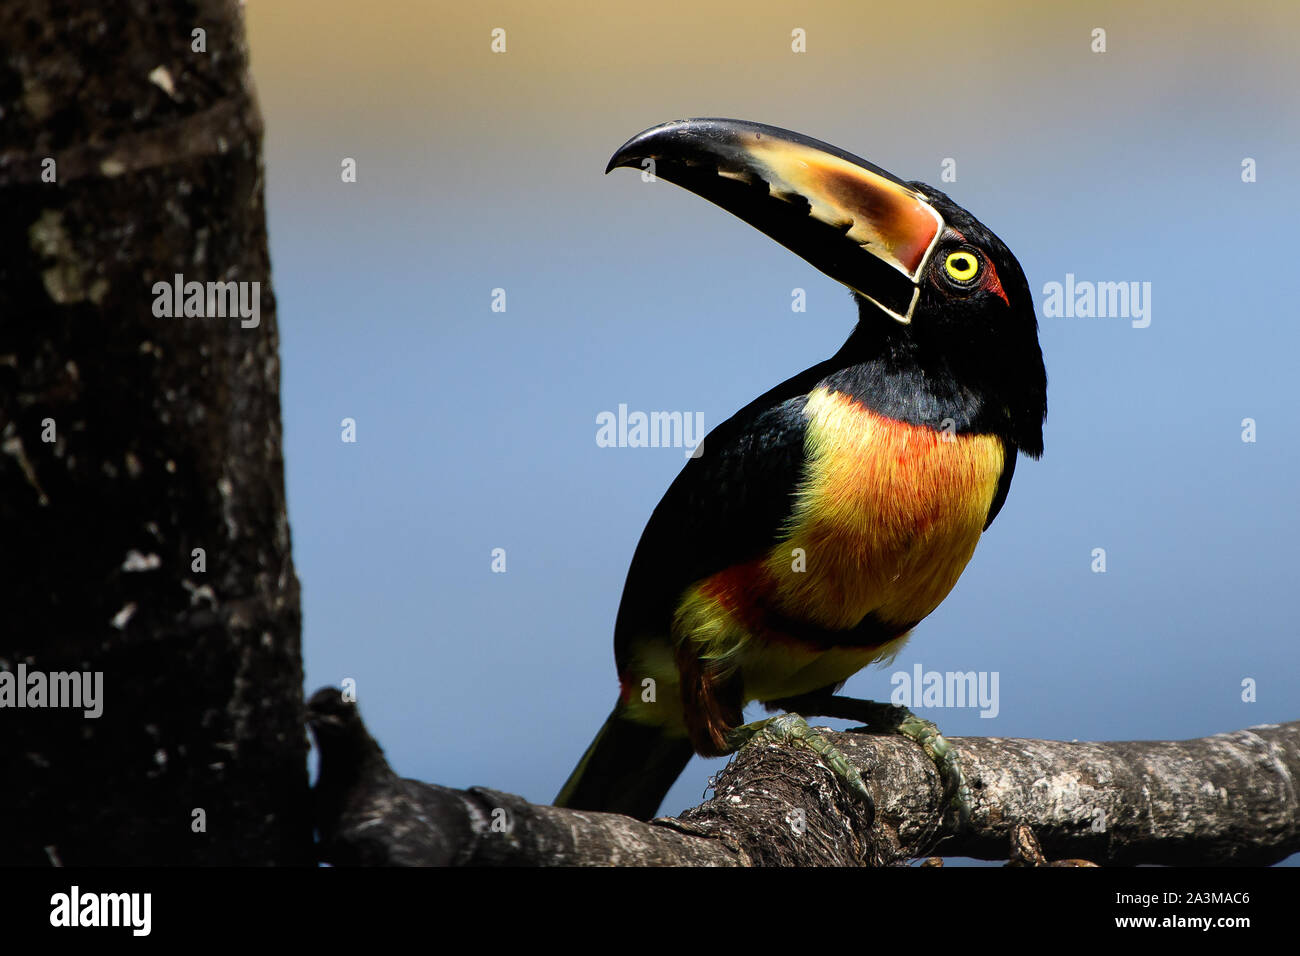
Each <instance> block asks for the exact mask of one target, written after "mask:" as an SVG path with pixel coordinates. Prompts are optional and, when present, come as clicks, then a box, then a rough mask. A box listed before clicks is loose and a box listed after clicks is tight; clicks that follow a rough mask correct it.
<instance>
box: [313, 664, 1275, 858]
mask: <svg viewBox="0 0 1300 956" xmlns="http://www.w3.org/2000/svg"><path fill="white" fill-rule="evenodd" d="M308 711H309V722H310V724H311V727H312V730H313V732H314V733H315V735H316V738H317V744H318V746H319V748H320V752H321V776H320V780H319V782H318V784H317V787H316V790H315V796H316V808H315V809H316V825H317V828H318V830H319V831H320V833H321V835H322V839H323V848H322V852H323V859H325V860H328V861H330V862H334V863H343V864H358V863H359V864H405V865H422V864H433V865H502V864H510V865H554V864H560V865H572V864H581V865H627V864H649V865H662V864H671V865H688V866H698V865H712V866H762V865H784V866H790V865H796V866H799V865H805V866H809V865H823V866H824V865H855V866H856V865H875V866H882V865H891V864H899V863H902V862H905V861H906V860H909V859H913V858H916V857H919V856H925V855H928V854H930V853H933V852H935V851H936V849H937V850H938V851H940V852H942V853H943V854H944V855H951V856H973V857H978V858H982V859H1006V858H1007V857H1008V856H1009V855H1013V854H1012V853H1011V850H1010V848H1017V849H1016V852H1015V853H1014V855H1015V856H1016V857H1017V859H1018V861H1025V860H1029V861H1033V860H1041V857H1038V856H1037V853H1036V851H1037V848H1036V847H1032V843H1033V836H1036V837H1037V842H1038V844H1040V845H1041V847H1042V850H1043V853H1044V854H1045V855H1046V856H1047V857H1048V858H1061V857H1077V858H1084V859H1086V860H1091V861H1095V862H1098V863H1109V864H1136V863H1163V864H1201V865H1213V864H1219V865H1223V864H1256V865H1258V864H1268V863H1274V862H1277V861H1278V860H1281V859H1283V858H1285V857H1286V856H1288V855H1289V854H1291V853H1294V852H1296V851H1297V850H1300V803H1298V801H1297V794H1296V787H1295V777H1296V775H1297V773H1298V772H1300V721H1297V722H1293V723H1289V724H1281V725H1266V726H1261V727H1254V728H1251V729H1249V730H1239V731H1234V732H1231V733H1226V734H1217V735H1215V736H1213V737H1205V738H1202V739H1199V740H1186V741H1177V742H1168V741H1125V742H1113V743H1067V742H1064V741H1055V740H1019V739H1008V738H998V737H966V738H953V743H954V744H955V745H956V746H957V747H958V749H959V750H960V752H961V755H962V759H963V761H964V767H965V771H966V776H967V779H968V780H969V782H970V785H971V790H972V793H973V795H974V814H973V818H972V821H971V826H970V828H969V829H968V830H967V831H965V832H963V833H961V834H954V833H953V831H952V828H951V825H950V824H949V823H946V822H940V817H941V815H942V813H943V809H944V808H943V806H942V803H943V795H942V787H941V784H940V781H939V777H938V773H937V772H936V770H935V768H934V765H933V764H932V763H931V762H930V761H929V760H928V759H927V758H926V756H925V755H924V753H922V751H921V749H920V748H919V747H918V746H917V745H916V744H914V743H912V742H911V741H908V740H905V739H903V738H901V737H895V736H877V735H874V734H866V733H856V732H848V733H835V732H832V731H827V733H828V735H829V736H830V738H831V740H832V742H833V743H835V745H836V746H838V747H839V748H840V749H841V750H842V751H843V752H844V753H845V755H846V756H847V757H848V758H849V760H851V761H852V762H853V763H854V765H855V766H857V767H858V769H859V770H860V771H861V772H862V774H863V777H864V779H865V780H866V782H867V786H868V788H869V789H870V790H871V792H872V795H873V797H874V799H875V815H874V819H872V818H871V814H870V813H869V812H868V810H867V808H866V807H865V806H863V805H862V804H861V803H860V802H859V801H857V800H856V798H854V797H853V795H852V794H850V793H848V792H847V791H845V790H844V789H843V788H842V787H841V785H840V782H839V780H838V778H836V777H835V776H834V775H833V774H831V773H830V771H828V770H827V769H826V768H825V767H824V766H822V764H821V763H819V762H818V760H817V758H816V757H814V756H813V755H812V754H811V753H810V752H808V751H805V750H803V749H801V748H797V747H783V746H773V745H767V746H755V747H747V748H745V749H744V750H742V751H741V752H740V753H739V754H738V755H737V757H736V759H735V760H733V761H732V763H730V764H729V765H728V766H727V767H726V768H725V769H724V770H723V772H722V773H721V774H720V775H719V776H718V779H717V786H716V793H715V796H714V797H713V799H711V800H708V801H706V802H705V803H703V804H701V805H700V806H698V807H694V808H692V809H690V810H687V811H686V812H685V813H683V814H682V815H681V816H680V817H679V818H676V819H660V820H656V821H653V822H651V823H641V822H639V821H636V820H632V819H630V818H628V817H622V816H618V815H616V814H604V813H587V812H580V811H572V810H561V809H557V808H555V807H547V806H538V805H534V804H530V803H528V802H527V801H525V800H523V799H522V798H520V797H516V796H513V795H510V794H505V793H500V792H498V791H494V790H487V789H483V788H479V787H474V788H471V789H469V790H453V789H449V788H446V787H439V786H434V785H431V784H424V783H419V782H417V781H413V780H403V779H400V778H399V777H397V775H396V774H395V773H394V772H393V771H392V769H391V768H390V767H389V766H388V763H387V762H386V761H385V760H384V756H383V751H382V750H381V749H380V748H379V745H378V744H377V743H376V742H375V741H374V740H373V739H372V738H371V737H370V735H369V734H368V733H367V732H366V730H365V727H364V725H363V723H362V721H361V717H360V715H359V714H358V713H357V710H356V708H355V707H354V706H353V705H351V704H347V703H344V702H342V701H341V700H340V699H339V694H338V691H337V690H333V689H329V688H327V689H325V690H321V691H318V692H317V693H316V694H315V695H314V696H313V697H312V699H311V702H310V704H309V708H308ZM948 817H951V814H948ZM1025 825H1028V826H1029V827H1030V828H1031V829H1032V831H1033V836H1029V837H1028V838H1026V835H1025V834H1023V832H1022V828H1023V826H1025ZM1027 844H1028V845H1031V847H1032V848H1031V849H1029V850H1025V849H1024V848H1025V846H1026V845H1027Z"/></svg>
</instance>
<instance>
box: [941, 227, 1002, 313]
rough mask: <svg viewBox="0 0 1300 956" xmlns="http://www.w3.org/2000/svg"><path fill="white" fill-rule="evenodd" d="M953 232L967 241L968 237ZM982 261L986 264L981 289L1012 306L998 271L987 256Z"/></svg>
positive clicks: (963, 240) (955, 231) (954, 231)
mask: <svg viewBox="0 0 1300 956" xmlns="http://www.w3.org/2000/svg"><path fill="white" fill-rule="evenodd" d="M952 232H953V235H955V236H956V237H957V238H958V239H960V240H961V241H962V242H965V241H966V237H965V236H963V235H962V234H961V233H960V232H958V231H957V230H956V229H954V230H953V231H952ZM980 259H981V260H982V261H983V262H984V265H985V269H984V281H983V282H981V283H980V288H981V289H984V290H985V291H987V292H992V293H993V294H994V295H995V296H997V297H998V298H999V299H1001V300H1002V301H1003V302H1005V303H1006V304H1007V305H1011V301H1010V300H1009V299H1008V298H1007V293H1006V291H1005V290H1003V288H1002V280H1001V279H999V278H998V270H997V269H995V268H993V263H991V262H989V260H988V258H987V257H986V256H980Z"/></svg>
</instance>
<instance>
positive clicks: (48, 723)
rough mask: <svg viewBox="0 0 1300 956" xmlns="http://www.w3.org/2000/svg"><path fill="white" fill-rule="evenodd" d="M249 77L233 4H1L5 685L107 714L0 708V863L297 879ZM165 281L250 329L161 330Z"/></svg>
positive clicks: (49, 0) (280, 522)
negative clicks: (250, 292)
mask: <svg viewBox="0 0 1300 956" xmlns="http://www.w3.org/2000/svg"><path fill="white" fill-rule="evenodd" d="M196 29H202V30H203V31H204V35H203V41H204V44H205V46H206V52H199V51H196V50H195V49H194V45H195V42H196V41H195V36H194V33H193V31H195V30H196ZM247 60H248V55H247V49H246V45H245V40H244V24H243V14H242V11H241V9H240V6H239V5H238V3H237V2H235V0H202V2H190V3H174V2H147V0H131V2H123V3H115V4H110V5H107V6H104V7H100V6H99V5H87V4H73V3H59V2H54V0H0V209H2V210H3V215H0V671H3V670H8V671H16V670H17V669H18V667H19V666H20V665H25V667H26V669H27V670H28V671H29V672H31V671H42V672H56V671H83V672H84V671H91V672H94V671H99V672H102V673H103V697H104V702H103V715H102V716H101V717H99V718H98V719H87V718H85V717H83V716H82V712H81V711H80V710H71V709H62V710H55V709H41V710H36V709H25V710H13V709H7V708H6V709H0V815H3V817H4V818H5V820H6V821H7V823H6V826H5V827H3V829H2V830H0V863H49V862H60V861H61V862H64V863H79V864H80V863H142V862H168V863H262V864H264V863H284V862H300V861H306V860H308V859H310V855H311V852H312V850H311V833H310V823H309V820H308V814H307V808H308V790H307V778H306V759H305V757H306V738H305V734H304V732H303V729H302V716H303V709H302V692H301V684H302V664H301V654H300V645H299V626H300V620H299V606H298V584H297V579H296V578H295V575H294V570H293V565H292V562H291V559H290V550H289V527H288V522H287V519H286V514H285V500H284V485H283V463H282V459H281V443H280V408H279V364H278V358H277V349H278V333H277V327H276V321H275V303H274V296H273V294H272V292H271V287H270V266H269V260H268V256H267V245H266V231H265V221H264V211H263V198H262V187H263V181H262V165H261V123H260V119H259V115H258V111H257V105H256V101H255V97H254V94H253V91H252V87H251V84H250V81H249V78H248V73H247V69H248V62H247ZM47 159H53V160H54V161H55V163H56V165H55V166H54V167H53V169H54V173H55V175H56V177H57V179H56V181H54V182H47V181H44V180H43V179H42V174H43V173H44V172H46V170H48V169H49V168H50V167H49V166H48V164H46V163H45V162H44V161H45V160H47ZM47 175H48V173H47ZM178 273H179V274H182V275H183V276H184V277H185V280H186V281H198V282H204V283H207V282H217V281H228V280H229V281H236V282H254V281H255V282H259V283H261V286H260V324H259V325H258V326H257V327H256V328H244V327H241V324H240V320H239V318H201V317H191V318H159V317H156V316H155V314H154V308H153V307H154V300H155V296H154V292H153V285H154V283H155V282H158V281H165V282H171V281H172V280H173V277H174V276H175V275H176V274H178ZM51 429H52V431H51ZM50 438H53V439H54V440H52V441H50V440H49V439H50ZM195 549H203V551H204V556H205V561H206V569H205V570H196V568H195V565H194V562H195V555H194V551H195ZM196 810H202V811H203V813H204V815H205V818H206V819H205V822H206V832H195V829H196V828H195V826H194V825H193V824H194V821H195V819H196V815H195V811H196Z"/></svg>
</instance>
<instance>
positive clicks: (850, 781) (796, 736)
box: [727, 714, 946, 819]
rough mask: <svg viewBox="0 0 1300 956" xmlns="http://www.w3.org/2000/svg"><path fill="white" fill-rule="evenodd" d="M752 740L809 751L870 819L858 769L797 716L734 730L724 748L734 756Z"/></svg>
mask: <svg viewBox="0 0 1300 956" xmlns="http://www.w3.org/2000/svg"><path fill="white" fill-rule="evenodd" d="M931 726H933V725H931ZM755 739H760V740H766V741H771V742H772V743H777V744H794V745H796V746H800V747H804V748H805V749H807V750H811V751H812V752H813V753H814V754H816V755H817V756H818V757H819V758H820V759H821V761H822V762H823V763H824V764H826V766H827V767H828V768H830V771H831V772H832V773H833V774H835V775H836V776H837V777H839V778H840V780H841V781H843V783H844V785H845V786H846V787H847V788H848V789H849V790H850V791H852V792H853V793H854V794H855V795H856V796H858V797H859V798H861V800H862V801H863V802H864V803H865V804H866V805H867V813H868V815H869V816H870V817H871V818H873V819H874V817H875V812H876V806H875V801H874V800H872V799H871V792H870V791H869V790H867V785H866V784H865V783H864V782H863V780H862V774H861V773H859V772H858V768H857V767H855V766H853V764H851V763H850V762H849V759H848V758H847V757H845V756H844V754H843V752H842V751H841V750H840V749H839V748H838V747H836V746H835V745H834V744H832V743H831V742H830V740H829V739H827V737H826V735H825V734H823V733H821V732H820V731H818V730H814V729H813V728H812V727H811V726H809V724H808V721H806V720H804V719H803V718H802V717H800V716H799V715H798V714H781V715H780V716H778V717H768V718H767V719H766V720H756V721H754V722H753V723H752V724H744V725H742V726H740V727H737V728H736V729H735V730H733V731H732V732H731V733H730V734H729V735H728V736H727V745H728V746H729V747H730V748H731V749H732V751H733V752H734V751H737V750H739V749H740V748H741V747H744V746H745V745H747V744H750V743H752V742H753V741H754V740H755ZM945 743H946V741H945Z"/></svg>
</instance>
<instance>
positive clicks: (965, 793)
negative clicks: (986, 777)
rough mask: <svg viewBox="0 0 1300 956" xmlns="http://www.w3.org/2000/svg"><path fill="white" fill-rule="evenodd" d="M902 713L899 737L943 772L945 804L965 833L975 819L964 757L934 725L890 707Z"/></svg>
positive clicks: (906, 711)
mask: <svg viewBox="0 0 1300 956" xmlns="http://www.w3.org/2000/svg"><path fill="white" fill-rule="evenodd" d="M890 706H891V707H893V709H894V710H896V711H898V712H899V713H898V715H897V720H896V722H895V724H894V726H893V730H894V732H895V733H898V734H901V735H903V736H904V737H906V738H907V739H908V740H915V741H916V742H917V743H918V744H920V745H921V749H922V750H924V751H925V755H926V756H927V757H929V758H930V760H931V761H932V762H933V763H934V765H935V766H936V767H937V768H938V769H939V779H940V780H942V781H943V793H944V800H945V801H946V802H950V803H951V804H952V805H953V807H955V808H956V810H957V827H958V829H965V828H966V826H967V825H968V824H969V823H970V817H971V799H972V798H971V792H970V784H968V783H967V782H966V774H965V773H963V772H962V768H961V754H960V753H958V752H957V748H956V747H954V746H953V745H952V744H950V743H949V742H948V739H947V738H946V737H944V735H943V734H941V733H939V728H938V727H936V726H935V724H934V721H931V720H926V719H925V718H923V717H918V716H916V714H914V713H912V712H911V711H910V710H908V709H907V708H906V707H896V706H894V705H892V704H891V705H890Z"/></svg>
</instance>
